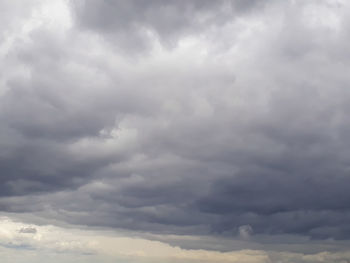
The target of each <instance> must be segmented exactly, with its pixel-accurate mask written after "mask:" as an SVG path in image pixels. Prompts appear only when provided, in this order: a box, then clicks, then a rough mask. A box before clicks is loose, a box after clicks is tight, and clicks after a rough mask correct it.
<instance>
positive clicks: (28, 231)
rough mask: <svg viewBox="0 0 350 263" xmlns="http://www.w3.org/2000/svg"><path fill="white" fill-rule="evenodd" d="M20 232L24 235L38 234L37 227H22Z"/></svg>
mask: <svg viewBox="0 0 350 263" xmlns="http://www.w3.org/2000/svg"><path fill="white" fill-rule="evenodd" d="M18 232H19V233H23V234H36V232H37V230H36V228H35V227H22V228H21V229H20V230H18Z"/></svg>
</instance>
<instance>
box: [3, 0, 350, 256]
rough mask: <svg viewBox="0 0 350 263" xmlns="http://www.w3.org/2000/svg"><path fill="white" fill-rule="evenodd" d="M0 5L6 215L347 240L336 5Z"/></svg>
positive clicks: (343, 97) (344, 34) (155, 230)
mask: <svg viewBox="0 0 350 263" xmlns="http://www.w3.org/2000/svg"><path fill="white" fill-rule="evenodd" d="M0 5H1V6H0V8H1V9H2V10H6V14H7V15H6V16H2V17H1V18H0V19H1V21H0V22H2V23H1V24H7V25H9V26H8V27H6V28H5V27H3V26H0V31H1V32H0V38H1V39H2V41H1V44H0V58H1V59H0V61H1V62H0V69H1V74H0V121H1V126H0V179H1V184H0V209H1V211H2V212H3V213H8V212H11V213H13V214H15V215H16V216H20V215H26V219H27V220H28V221H30V222H33V223H38V224H39V223H40V224H45V223H48V222H51V223H55V224H61V225H64V224H75V225H85V226H89V227H106V228H111V229H123V230H127V231H141V232H142V233H148V234H149V235H151V236H153V238H155V236H159V235H191V236H209V237H210V236H212V237H218V236H219V237H221V238H226V239H228V240H233V239H238V240H239V241H240V242H247V243H249V242H256V243H259V242H260V244H265V243H266V244H267V243H269V242H270V243H274V244H278V243H280V240H281V239H284V238H287V239H288V238H289V237H290V236H292V237H293V238H302V239H307V240H312V242H316V243H317V242H328V241H329V240H337V241H336V242H339V243H337V246H339V250H342V248H343V246H342V245H341V242H347V241H348V240H349V237H350V227H349V224H348V222H349V217H350V207H349V202H348V200H349V198H350V194H349V191H348V187H347V186H348V185H349V183H350V179H349V178H350V177H349V176H348V170H349V162H350V160H349V156H350V155H349V141H350V140H349V135H348V134H349V132H348V131H349V128H350V123H349V121H348V118H347V112H348V100H349V98H350V93H349V91H348V89H347V84H348V83H349V81H350V79H349V78H350V77H349V74H347V68H348V67H349V61H348V53H349V52H348V51H349V50H348V49H349V48H348V45H346V43H347V42H348V41H349V34H348V29H349V26H350V21H349V19H348V15H349V10H350V9H349V8H350V6H349V4H348V3H347V2H346V1H322V2H319V1H303V2H300V1H225V0H222V1H197V0H193V1H192V0H191V1H158V0H154V1H90V0H85V1H82V0H76V1H70V2H67V1H57V2H55V3H48V2H46V1H39V0H38V1H29V2H28V3H26V4H22V3H19V1H13V2H11V3H1V4H0ZM23 229H25V228H23ZM34 229H36V228H34ZM252 230H253V231H252ZM20 231H21V230H20ZM23 231H24V230H23ZM253 232H254V235H252V233H253ZM22 233H29V232H22ZM32 233H33V234H35V232H32ZM28 236H29V235H28ZM275 237H278V239H274V238H275ZM268 240H270V241H268ZM271 240H273V241H271ZM327 240H328V241H327ZM167 242H172V241H169V240H167ZM174 242H175V241H174ZM176 242H177V241H176ZM203 242H204V241H203ZM310 242H311V241H310ZM178 243H179V244H177V245H179V246H181V247H186V246H189V247H190V246H193V243H191V242H189V241H186V240H181V241H178ZM190 243H191V244H190ZM204 243H205V242H204ZM204 243H203V246H205V245H204ZM317 244H319V243H317ZM309 245H310V250H312V249H311V246H312V244H309ZM247 246H248V245H247ZM220 249H222V250H227V247H226V248H223V247H220ZM288 249H290V248H288ZM322 249H323V247H322V246H320V249H319V250H318V252H317V253H321V252H322V251H323V250H322ZM272 250H276V248H274V249H272ZM294 252H295V251H294ZM294 252H293V253H294ZM276 253H278V252H276ZM290 253H292V252H290ZM305 253H306V252H305ZM315 253H316V252H315ZM339 253H340V252H339ZM294 257H295V255H293V257H292V258H293V259H291V260H294ZM298 257H299V256H298ZM300 257H301V258H300V259H298V260H300V262H318V261H315V260H316V259H314V258H312V257H306V256H305V255H303V256H300ZM320 257H324V258H328V259H327V260H330V261H331V260H343V259H339V258H338V259H330V258H329V257H333V256H329V255H328V254H322V256H320ZM286 260H287V259H286ZM302 260H304V261H302ZM313 260H314V261H313ZM317 260H318V259H317ZM344 260H345V259H344ZM280 262H289V261H280ZM290 262H291V261H290ZM293 262H294V261H293Z"/></svg>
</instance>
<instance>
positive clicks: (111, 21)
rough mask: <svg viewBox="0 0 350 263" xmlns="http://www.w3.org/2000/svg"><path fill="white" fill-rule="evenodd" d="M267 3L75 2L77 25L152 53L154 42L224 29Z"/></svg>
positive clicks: (123, 46) (169, 42)
mask: <svg viewBox="0 0 350 263" xmlns="http://www.w3.org/2000/svg"><path fill="white" fill-rule="evenodd" d="M265 4H266V1H259V0H252V1H240V0H233V1H228V0H220V1H206V0H205V1H200V0H194V1H175V0H174V1H173V0H171V1H161V0H152V1H143V0H142V1H99V2H96V1H90V0H82V1H79V0H78V1H73V2H72V7H73V14H74V18H75V21H76V22H77V24H78V25H79V26H81V28H83V29H87V30H91V31H93V32H96V33H97V34H99V35H102V36H103V37H105V38H106V39H108V41H111V42H112V44H113V45H114V46H116V47H118V48H121V49H124V50H129V51H140V50H144V49H149V48H151V46H152V45H153V43H152V42H153V41H154V38H157V39H158V40H159V41H160V42H161V44H163V45H165V46H167V47H174V46H176V44H177V42H178V41H179V40H180V39H181V38H183V37H186V36H191V35H196V34H199V33H200V32H203V31H205V30H206V29H208V28H210V27H220V26H223V25H225V24H226V23H228V22H230V21H232V19H234V18H235V17H236V16H238V15H241V14H242V13H243V14H246V13H247V12H250V11H251V10H252V9H255V8H259V9H262V8H263V7H264V6H265Z"/></svg>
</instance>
